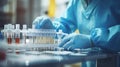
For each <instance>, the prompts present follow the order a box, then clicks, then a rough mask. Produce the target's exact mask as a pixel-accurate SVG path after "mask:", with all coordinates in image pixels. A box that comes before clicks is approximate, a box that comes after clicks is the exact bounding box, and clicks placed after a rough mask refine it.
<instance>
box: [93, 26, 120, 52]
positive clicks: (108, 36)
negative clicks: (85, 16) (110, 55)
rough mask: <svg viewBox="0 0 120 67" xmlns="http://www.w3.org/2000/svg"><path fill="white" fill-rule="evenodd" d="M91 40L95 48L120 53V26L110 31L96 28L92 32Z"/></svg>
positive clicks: (111, 28)
mask: <svg viewBox="0 0 120 67" xmlns="http://www.w3.org/2000/svg"><path fill="white" fill-rule="evenodd" d="M91 39H92V41H93V44H94V46H95V47H100V48H102V49H105V50H108V51H111V52H120V25H116V26H112V27H110V28H109V29H106V28H96V29H94V30H92V31H91Z"/></svg>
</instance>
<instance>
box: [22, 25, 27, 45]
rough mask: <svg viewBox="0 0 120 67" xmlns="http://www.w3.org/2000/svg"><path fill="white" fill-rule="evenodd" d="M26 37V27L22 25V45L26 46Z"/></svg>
mask: <svg viewBox="0 0 120 67" xmlns="http://www.w3.org/2000/svg"><path fill="white" fill-rule="evenodd" d="M26 35H27V25H26V24H24V25H23V29H22V38H23V43H24V44H26Z"/></svg>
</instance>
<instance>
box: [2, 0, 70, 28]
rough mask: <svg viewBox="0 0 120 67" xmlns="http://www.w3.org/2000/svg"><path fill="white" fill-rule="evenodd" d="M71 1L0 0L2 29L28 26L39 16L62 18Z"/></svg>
mask: <svg viewBox="0 0 120 67" xmlns="http://www.w3.org/2000/svg"><path fill="white" fill-rule="evenodd" d="M68 1H69V0H0V29H2V28H3V27H4V24H8V23H11V24H17V23H18V24H20V25H23V24H27V25H28V27H31V24H32V22H33V20H34V19H35V18H36V17H38V16H43V15H48V16H50V17H51V18H52V19H54V18H55V17H59V16H61V14H62V13H63V12H64V11H65V9H66V6H67V4H68Z"/></svg>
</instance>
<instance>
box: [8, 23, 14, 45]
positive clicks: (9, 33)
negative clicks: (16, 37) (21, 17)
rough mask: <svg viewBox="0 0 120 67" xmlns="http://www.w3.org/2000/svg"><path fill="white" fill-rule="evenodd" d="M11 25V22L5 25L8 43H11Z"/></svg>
mask: <svg viewBox="0 0 120 67" xmlns="http://www.w3.org/2000/svg"><path fill="white" fill-rule="evenodd" d="M11 26H12V24H8V25H7V28H8V30H7V43H8V44H11V43H12V33H13V32H12V29H11Z"/></svg>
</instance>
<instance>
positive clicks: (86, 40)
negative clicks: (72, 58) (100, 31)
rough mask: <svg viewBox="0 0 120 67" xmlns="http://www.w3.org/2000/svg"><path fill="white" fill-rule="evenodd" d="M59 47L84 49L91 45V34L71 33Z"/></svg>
mask: <svg viewBox="0 0 120 67" xmlns="http://www.w3.org/2000/svg"><path fill="white" fill-rule="evenodd" d="M59 47H63V48H65V49H66V50H74V49H83V48H89V47H91V43H90V36H89V35H83V34H75V33H73V34H70V35H68V36H66V37H65V38H64V39H63V40H62V42H61V43H60V44H59Z"/></svg>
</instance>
